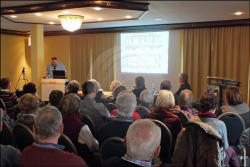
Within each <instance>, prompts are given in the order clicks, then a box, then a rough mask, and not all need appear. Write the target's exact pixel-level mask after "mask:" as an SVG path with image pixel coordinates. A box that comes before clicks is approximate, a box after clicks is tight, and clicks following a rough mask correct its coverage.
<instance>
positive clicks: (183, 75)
mask: <svg viewBox="0 0 250 167" xmlns="http://www.w3.org/2000/svg"><path fill="white" fill-rule="evenodd" d="M179 81H180V83H187V82H188V75H187V74H186V73H181V74H180V77H179Z"/></svg>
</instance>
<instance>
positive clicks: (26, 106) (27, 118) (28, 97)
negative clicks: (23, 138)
mask: <svg viewBox="0 0 250 167" xmlns="http://www.w3.org/2000/svg"><path fill="white" fill-rule="evenodd" d="M38 107H39V100H38V98H37V97H36V96H34V95H32V94H30V93H26V94H24V95H23V96H22V97H21V98H20V99H19V103H18V108H19V109H20V111H21V112H20V113H19V114H18V115H17V122H18V123H22V124H24V125H26V126H27V127H29V128H30V130H33V124H34V120H35V117H36V111H37V109H38Z"/></svg>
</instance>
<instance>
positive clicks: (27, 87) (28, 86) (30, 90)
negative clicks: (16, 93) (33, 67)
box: [23, 82, 36, 95]
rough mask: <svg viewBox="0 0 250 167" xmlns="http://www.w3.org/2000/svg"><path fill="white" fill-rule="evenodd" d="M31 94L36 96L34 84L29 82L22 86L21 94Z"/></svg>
mask: <svg viewBox="0 0 250 167" xmlns="http://www.w3.org/2000/svg"><path fill="white" fill-rule="evenodd" d="M26 93H31V94H33V95H35V94H36V84H35V83H33V82H29V83H27V84H24V85H23V94H26Z"/></svg>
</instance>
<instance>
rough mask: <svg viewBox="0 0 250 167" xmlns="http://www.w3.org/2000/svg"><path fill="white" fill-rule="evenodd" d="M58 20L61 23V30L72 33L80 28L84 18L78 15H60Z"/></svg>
mask: <svg viewBox="0 0 250 167" xmlns="http://www.w3.org/2000/svg"><path fill="white" fill-rule="evenodd" d="M58 18H59V19H60V21H61V25H62V27H63V29H65V30H67V31H70V32H73V31H76V30H78V29H80V28H81V25H82V21H83V18H84V16H80V15H60V16H58Z"/></svg>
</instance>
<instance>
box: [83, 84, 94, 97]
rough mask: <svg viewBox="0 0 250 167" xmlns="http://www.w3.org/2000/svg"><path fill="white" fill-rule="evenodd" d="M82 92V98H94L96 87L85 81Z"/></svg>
mask: <svg viewBox="0 0 250 167" xmlns="http://www.w3.org/2000/svg"><path fill="white" fill-rule="evenodd" d="M82 92H83V94H84V96H90V97H92V98H95V96H96V87H95V85H94V84H93V82H91V81H86V82H84V83H83V84H82Z"/></svg>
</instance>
